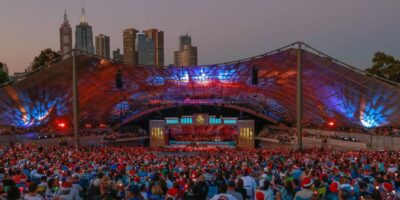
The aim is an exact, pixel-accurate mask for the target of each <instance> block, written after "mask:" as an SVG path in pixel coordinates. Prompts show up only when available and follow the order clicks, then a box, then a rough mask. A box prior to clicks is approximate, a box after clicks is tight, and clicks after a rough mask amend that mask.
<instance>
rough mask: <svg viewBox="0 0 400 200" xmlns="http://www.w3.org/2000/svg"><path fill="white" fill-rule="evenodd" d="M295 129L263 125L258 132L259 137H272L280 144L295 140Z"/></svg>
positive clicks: (290, 142)
mask: <svg viewBox="0 0 400 200" xmlns="http://www.w3.org/2000/svg"><path fill="white" fill-rule="evenodd" d="M295 135H296V131H295V129H289V128H281V127H275V126H265V127H264V128H263V129H262V130H261V131H260V132H259V134H258V136H260V137H267V138H274V139H277V140H278V141H279V143H280V144H292V143H293V142H294V140H295Z"/></svg>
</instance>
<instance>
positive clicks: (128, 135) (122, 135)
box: [103, 132, 147, 142]
mask: <svg viewBox="0 0 400 200" xmlns="http://www.w3.org/2000/svg"><path fill="white" fill-rule="evenodd" d="M142 136H147V133H146V132H141V133H118V132H113V133H111V134H107V135H105V136H104V137H103V140H104V141H105V142H115V141H117V140H118V139H125V138H135V137H142Z"/></svg>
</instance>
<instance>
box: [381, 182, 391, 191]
mask: <svg viewBox="0 0 400 200" xmlns="http://www.w3.org/2000/svg"><path fill="white" fill-rule="evenodd" d="M382 188H383V189H384V190H385V191H386V192H391V191H393V185H392V184H390V183H388V182H384V183H382Z"/></svg>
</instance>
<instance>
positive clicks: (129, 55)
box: [123, 28, 138, 65]
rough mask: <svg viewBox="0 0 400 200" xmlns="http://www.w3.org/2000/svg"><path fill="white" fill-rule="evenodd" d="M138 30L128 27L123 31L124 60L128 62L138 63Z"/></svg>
mask: <svg viewBox="0 0 400 200" xmlns="http://www.w3.org/2000/svg"><path fill="white" fill-rule="evenodd" d="M137 33H138V30H136V29H133V28H128V29H125V30H124V31H123V46H124V62H125V63H128V64H132V65H135V64H137V55H136V34H137Z"/></svg>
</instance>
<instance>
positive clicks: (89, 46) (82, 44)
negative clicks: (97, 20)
mask: <svg viewBox="0 0 400 200" xmlns="http://www.w3.org/2000/svg"><path fill="white" fill-rule="evenodd" d="M85 12H86V11H85V8H84V7H82V16H81V22H80V23H79V25H77V26H76V30H75V49H78V50H82V51H85V52H89V53H94V45H93V32H92V26H90V25H89V24H88V23H87V22H86V16H85Z"/></svg>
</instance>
